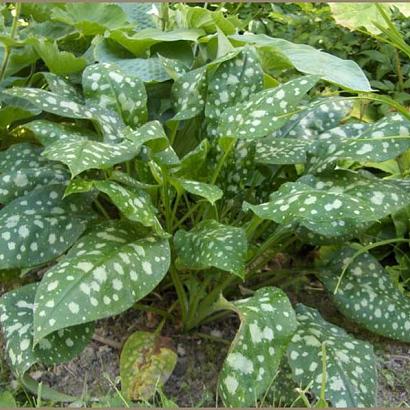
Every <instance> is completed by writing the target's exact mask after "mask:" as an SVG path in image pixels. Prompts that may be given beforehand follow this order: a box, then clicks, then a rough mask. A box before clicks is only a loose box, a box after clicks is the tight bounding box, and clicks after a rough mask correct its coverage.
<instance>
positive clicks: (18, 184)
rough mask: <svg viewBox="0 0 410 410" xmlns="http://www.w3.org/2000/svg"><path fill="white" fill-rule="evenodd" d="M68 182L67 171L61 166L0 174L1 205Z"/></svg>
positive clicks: (53, 165)
mask: <svg viewBox="0 0 410 410" xmlns="http://www.w3.org/2000/svg"><path fill="white" fill-rule="evenodd" d="M67 180H68V174H67V172H66V170H64V169H62V168H61V167H60V166H59V165H56V164H51V165H48V166H44V167H41V168H39V167H37V166H36V167H33V168H20V169H19V170H18V171H12V172H5V173H3V174H0V203H1V204H7V203H9V202H10V201H12V200H13V199H15V198H18V197H19V196H24V195H27V194H28V193H29V192H31V191H33V190H35V189H37V188H40V187H43V186H47V185H53V184H64V183H66V181H67Z"/></svg>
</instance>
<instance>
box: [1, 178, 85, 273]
mask: <svg viewBox="0 0 410 410" xmlns="http://www.w3.org/2000/svg"><path fill="white" fill-rule="evenodd" d="M63 193H64V186H63V185H48V186H45V187H42V188H38V189H36V190H35V191H32V192H30V193H29V194H28V195H26V196H24V197H20V198H17V199H15V200H14V201H12V202H10V203H9V204H8V205H7V206H5V207H4V208H3V209H2V210H1V211H0V237H1V242H0V269H11V268H27V267H32V266H36V265H40V264H42V263H45V262H48V261H50V260H52V259H54V258H55V257H57V256H59V255H61V254H62V253H63V252H65V251H66V250H67V249H68V248H69V247H70V246H72V245H73V243H74V242H75V241H76V240H77V239H78V237H79V236H80V235H81V234H82V233H83V232H84V230H85V228H86V226H87V223H88V222H89V221H90V219H92V217H93V213H92V212H91V210H90V208H89V201H88V200H87V198H85V197H81V198H70V199H67V200H64V201H63V200H62V196H63Z"/></svg>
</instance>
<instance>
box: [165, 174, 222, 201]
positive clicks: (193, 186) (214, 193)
mask: <svg viewBox="0 0 410 410" xmlns="http://www.w3.org/2000/svg"><path fill="white" fill-rule="evenodd" d="M173 182H174V183H176V184H177V185H180V186H181V187H182V188H183V189H184V190H185V191H187V192H189V193H190V194H194V195H198V196H201V197H202V198H205V199H206V200H207V201H209V202H210V203H211V204H212V205H214V204H215V202H216V201H217V200H218V199H221V198H222V195H223V192H222V190H221V189H220V188H218V187H217V186H216V185H211V184H206V183H204V182H198V181H191V180H189V179H181V178H178V179H174V180H173Z"/></svg>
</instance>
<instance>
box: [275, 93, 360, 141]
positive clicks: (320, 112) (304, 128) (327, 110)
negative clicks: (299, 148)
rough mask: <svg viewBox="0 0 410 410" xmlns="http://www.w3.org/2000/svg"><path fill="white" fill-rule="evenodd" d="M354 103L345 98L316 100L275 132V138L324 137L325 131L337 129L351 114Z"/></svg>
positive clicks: (309, 138) (311, 138)
mask: <svg viewBox="0 0 410 410" xmlns="http://www.w3.org/2000/svg"><path fill="white" fill-rule="evenodd" d="M353 101H354V100H352V99H350V98H343V97H333V98H330V97H326V98H321V99H318V100H314V101H313V102H312V103H310V104H308V105H307V106H306V107H305V108H304V109H303V110H302V111H301V112H300V113H298V114H296V115H295V116H294V117H293V118H291V119H290V120H289V121H288V123H287V124H285V125H284V126H283V127H282V128H281V129H279V130H277V131H275V132H274V133H273V136H274V137H277V138H284V137H289V138H294V139H308V140H313V139H316V138H318V137H319V136H320V137H322V135H324V133H325V131H327V130H330V129H333V128H335V127H337V126H338V125H339V124H340V122H341V121H342V120H343V118H344V117H346V116H347V114H349V112H350V111H351V110H352V108H353ZM345 136H347V135H345Z"/></svg>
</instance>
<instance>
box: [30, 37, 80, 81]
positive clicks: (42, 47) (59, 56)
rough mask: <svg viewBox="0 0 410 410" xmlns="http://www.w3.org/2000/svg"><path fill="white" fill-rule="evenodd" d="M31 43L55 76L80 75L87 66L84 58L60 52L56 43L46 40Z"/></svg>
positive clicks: (34, 39) (37, 39)
mask: <svg viewBox="0 0 410 410" xmlns="http://www.w3.org/2000/svg"><path fill="white" fill-rule="evenodd" d="M30 43H31V44H32V45H33V46H34V49H35V50H36V52H37V53H38V55H39V56H40V58H41V59H42V60H43V61H44V63H45V64H46V66H47V68H48V69H49V70H50V71H51V72H52V73H54V74H57V75H66V74H72V73H78V72H79V71H82V70H83V69H84V68H85V66H86V65H87V60H86V59H85V58H84V57H76V56H75V55H74V54H73V53H70V52H67V51H60V50H59V49H58V45H57V43H56V41H52V40H49V39H45V38H32V39H30Z"/></svg>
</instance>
